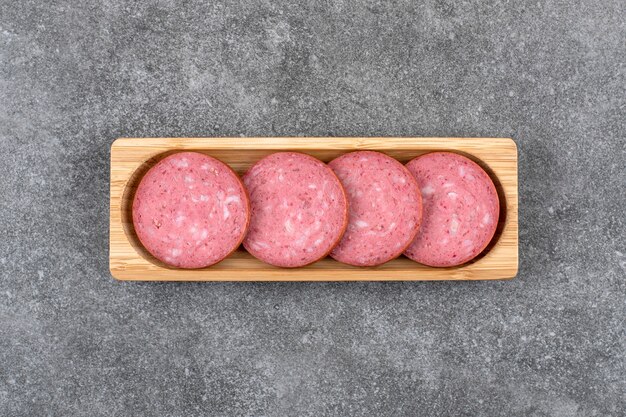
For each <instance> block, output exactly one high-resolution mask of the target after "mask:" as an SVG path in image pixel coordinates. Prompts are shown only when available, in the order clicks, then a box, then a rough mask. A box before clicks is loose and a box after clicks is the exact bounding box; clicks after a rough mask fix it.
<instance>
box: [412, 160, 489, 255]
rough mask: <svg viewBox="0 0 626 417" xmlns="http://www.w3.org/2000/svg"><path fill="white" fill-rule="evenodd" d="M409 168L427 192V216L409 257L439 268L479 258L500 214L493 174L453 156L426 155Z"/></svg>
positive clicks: (425, 200) (424, 193)
mask: <svg viewBox="0 0 626 417" xmlns="http://www.w3.org/2000/svg"><path fill="white" fill-rule="evenodd" d="M406 166H407V168H408V169H409V171H411V173H412V174H413V175H414V176H415V178H416V179H417V182H418V184H419V186H420V189H421V191H422V197H423V199H424V216H423V220H422V226H421V228H420V230H419V232H418V234H417V237H416V238H415V240H414V241H413V243H411V246H409V247H408V248H407V250H406V251H405V252H404V254H405V255H406V256H408V257H409V258H411V259H413V260H414V261H417V262H419V263H422V264H425V265H429V266H438V267H446V266H455V265H461V264H463V263H465V262H468V261H470V260H471V259H473V258H475V257H476V256H477V255H478V254H480V253H481V252H482V251H483V250H484V249H485V247H486V246H487V245H488V244H489V242H490V241H491V239H492V238H493V235H494V233H495V231H496V226H497V224H498V217H499V213H500V203H499V201H498V194H497V193H496V188H495V186H494V184H493V181H492V180H491V178H489V175H487V173H486V172H485V171H484V170H483V169H482V168H481V167H480V166H478V165H477V164H476V163H475V162H473V161H472V160H470V159H468V158H466V157H464V156H461V155H458V154H455V153H451V152H433V153H429V154H425V155H422V156H419V157H417V158H415V159H413V160H412V161H410V162H409V163H408V164H407V165H406Z"/></svg>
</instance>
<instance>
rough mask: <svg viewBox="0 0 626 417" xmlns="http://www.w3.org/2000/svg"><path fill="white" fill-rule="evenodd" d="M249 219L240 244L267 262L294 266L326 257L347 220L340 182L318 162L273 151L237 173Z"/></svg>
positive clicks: (307, 156) (298, 155)
mask: <svg viewBox="0 0 626 417" xmlns="http://www.w3.org/2000/svg"><path fill="white" fill-rule="evenodd" d="M243 181H244V184H245V186H246V188H247V189H248V192H249V194H250V203H251V208H252V220H251V223H250V228H249V231H248V234H247V236H246V238H245V240H244V242H243V245H244V247H245V248H246V250H247V251H248V252H250V253H251V254H252V255H253V256H254V257H256V258H258V259H260V260H262V261H264V262H267V263H269V264H271V265H275V266H280V267H288V268H292V267H298V266H304V265H307V264H310V263H312V262H315V261H317V260H319V259H321V258H323V257H324V256H326V255H327V254H328V253H329V252H330V251H331V249H332V248H333V247H334V246H335V245H336V244H337V243H338V242H339V240H340V239H341V236H342V235H343V232H344V230H345V228H346V226H347V221H348V203H347V199H346V196H345V193H344V190H343V187H342V186H341V183H340V182H339V180H338V179H337V177H336V176H335V174H334V173H333V171H332V170H331V169H330V168H329V167H328V166H327V165H326V164H324V163H323V162H322V161H319V160H318V159H315V158H313V157H311V156H309V155H305V154H301V153H297V152H279V153H275V154H272V155H269V156H267V157H265V158H263V159H262V160H260V161H259V162H257V163H256V164H255V165H254V166H253V167H252V168H250V170H248V172H247V173H246V174H245V175H244V176H243Z"/></svg>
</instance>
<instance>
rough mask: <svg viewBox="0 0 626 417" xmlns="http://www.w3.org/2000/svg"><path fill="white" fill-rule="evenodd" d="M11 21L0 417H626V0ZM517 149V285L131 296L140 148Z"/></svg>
mask: <svg viewBox="0 0 626 417" xmlns="http://www.w3.org/2000/svg"><path fill="white" fill-rule="evenodd" d="M295 3H296V2H270V1H259V2H257V1H249V2H235V1H233V2H228V3H218V2H215V3H212V2H206V3H205V4H202V5H198V4H192V2H176V1H165V0H163V1H144V2H130V1H129V2H125V1H123V0H109V1H101V2H83V1H45V2H44V1H33V0H23V1H10V0H0V195H1V196H2V203H1V206H0V236H1V237H0V415H2V416H31V415H32V416H43V415H55V416H67V415H84V416H99V415H103V416H108V415H111V416H121V415H172V416H183V415H185V416H193V415H216V416H222V415H224V416H226V415H242V416H285V415H299V416H304V415H311V416H320V415H342V416H345V415H381V416H382V415H433V416H434V415H441V416H452V415H467V416H496V415H502V416H594V415H597V416H609V415H610V416H618V415H625V414H624V410H625V409H626V400H625V397H624V393H625V392H626V382H625V378H626V362H625V359H624V352H625V351H626V336H625V324H624V319H625V316H626V309H625V299H626V226H625V221H624V207H625V206H626V162H625V161H626V134H625V128H626V76H625V72H626V69H625V62H626V48H625V45H626V18H625V16H626V3H624V2H623V0H607V1H601V2H600V1H594V0H582V1H575V2H570V1H529V2H514V1H504V0H498V1H485V2H450V1H448V2H445V1H433V0H427V1H425V2H406V1H393V2H374V1H363V2H360V1H337V2H326V1H312V2H300V3H301V4H295ZM237 135H245V136H253V135H254V136H256V135H259V136H263V135H277V136H283V135H310V136H315V135H317V136H320V135H365V136H370V135H382V136H391V135H411V136H511V137H513V138H515V139H516V141H517V143H518V145H519V153H520V171H519V175H520V216H521V217H520V226H521V230H520V255H521V266H520V272H519V275H518V277H517V279H515V280H513V281H508V282H473V283H462V282H459V283H455V282H441V283H341V284H338V283H317V284H316V283H275V284H274V283H264V284H261V283H249V284H237V283H221V284H211V283H204V284H155V283H121V282H116V281H115V280H113V279H112V278H111V277H110V275H109V272H108V260H107V257H108V246H107V245H108V231H107V228H108V202H107V199H108V181H109V161H108V158H109V146H110V144H111V142H112V141H113V140H114V139H115V138H116V137H119V136H139V137H147V136H237Z"/></svg>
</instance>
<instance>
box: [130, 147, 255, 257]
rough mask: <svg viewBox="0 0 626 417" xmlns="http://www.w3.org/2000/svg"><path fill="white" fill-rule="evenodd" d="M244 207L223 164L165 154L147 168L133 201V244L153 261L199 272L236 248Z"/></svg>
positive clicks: (246, 215) (245, 218)
mask: <svg viewBox="0 0 626 417" xmlns="http://www.w3.org/2000/svg"><path fill="white" fill-rule="evenodd" d="M249 221H250V203H249V200H248V197H247V194H246V190H245V188H244V186H243V184H242V182H241V181H240V180H239V177H238V176H237V174H236V173H235V172H233V170H232V169H230V167H228V166H227V165H226V164H224V163H222V162H220V161H218V160H217V159H215V158H212V157H210V156H207V155H204V154H201V153H196V152H181V153H176V154H174V155H170V156H168V157H166V158H165V159H163V160H161V161H160V162H158V163H157V164H156V165H155V166H154V167H152V168H151V169H150V170H149V171H148V172H147V173H146V175H145V176H144V177H143V178H142V180H141V182H140V183H139V187H138V188H137V191H136V193H135V198H134V200H133V224H134V227H135V232H136V233H137V236H138V237H139V240H140V241H141V243H142V244H143V246H144V247H145V248H146V250H147V251H148V252H150V253H151V254H152V255H153V256H154V257H155V258H157V259H159V260H161V261H163V262H165V263H166V264H168V265H171V266H175V267H179V268H203V267H206V266H209V265H213V264H215V263H217V262H219V261H221V260H222V259H224V258H226V257H227V256H228V255H229V254H230V253H231V252H233V251H234V250H235V249H237V247H238V246H239V245H240V244H241V242H242V240H243V238H244V236H245V234H246V230H247V226H248V223H249Z"/></svg>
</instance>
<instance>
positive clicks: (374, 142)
mask: <svg viewBox="0 0 626 417" xmlns="http://www.w3.org/2000/svg"><path fill="white" fill-rule="evenodd" d="M284 150H293V151H299V152H304V153H307V154H310V155H312V156H315V157H316V158H319V159H321V160H322V161H325V162H328V161H330V160H331V159H333V158H335V157H337V156H339V155H341V154H343V153H346V152H350V151H355V150H376V151H380V152H384V153H386V154H388V155H390V156H392V157H394V158H396V159H398V160H399V161H400V162H402V163H406V162H408V161H409V160H411V159H412V158H414V157H416V156H418V155H421V154H424V153H427V152H432V151H454V152H457V153H461V154H463V155H465V156H467V157H469V158H471V159H472V160H474V161H475V162H477V163H478V164H479V165H481V166H482V167H483V168H484V169H485V170H486V171H487V173H488V174H489V175H490V176H491V178H492V179H493V180H494V183H495V184H496V188H497V190H498V195H499V197H500V204H501V212H500V220H499V224H498V228H497V230H496V235H495V236H494V238H493V240H492V242H491V243H490V244H489V246H488V247H487V249H486V250H485V251H484V252H483V253H482V254H481V255H480V256H479V257H478V258H476V259H475V260H473V261H472V262H470V263H467V264H465V265H461V266H457V267H452V268H432V267H427V266H424V265H420V264H418V263H416V262H413V261H411V260H409V259H407V258H405V257H400V258H398V259H395V260H393V261H390V262H388V263H386V264H384V265H381V266H378V267H365V268H363V267H353V266H349V265H344V264H341V263H339V262H337V261H335V260H333V259H331V258H330V257H328V258H325V259H322V260H321V261H319V262H316V263H314V264H312V265H309V266H306V267H302V268H295V269H283V268H277V267H274V266H271V265H267V264H265V263H263V262H261V261H259V260H257V259H255V258H253V257H252V256H251V255H250V254H248V253H247V252H246V251H245V250H244V249H243V248H240V249H238V250H237V251H236V252H235V253H233V254H232V255H231V256H230V257H229V258H227V259H225V260H224V261H222V262H220V263H218V264H216V265H213V266H211V267H208V268H204V269H194V270H185V269H177V268H173V267H169V266H167V265H165V264H163V263H162V262H160V261H158V260H157V259H155V258H154V257H152V256H151V255H150V254H149V253H148V252H147V251H146V250H145V249H144V248H143V247H142V245H141V243H140V242H139V240H138V239H137V236H136V234H135V232H134V230H133V224H132V215H131V206H132V198H133V196H134V192H135V189H136V187H137V185H138V183H139V180H140V179H141V177H142V176H143V175H144V174H145V172H146V171H147V170H148V169H150V167H151V166H152V165H154V163H155V162H157V161H159V160H160V159H162V158H164V157H165V156H167V155H170V154H172V153H174V152H178V151H197V152H203V153H205V154H207V155H211V156H213V157H215V158H218V159H220V160H221V161H223V162H224V163H226V164H228V165H230V166H231V167H232V168H233V169H234V170H235V171H236V172H237V173H239V174H242V173H243V172H245V170H246V169H247V168H248V167H250V166H251V165H252V164H253V163H254V162H256V161H258V160H259V159H261V158H263V157H264V156H266V155H268V154H270V153H273V152H278V151H284ZM517 199H518V189H517V147H516V145H515V142H514V141H513V140H511V139H508V138H363V137H353V138H313V137H294V138H285V137H281V138H272V137H268V138H120V139H117V140H116V141H115V142H114V143H113V145H112V146H111V197H110V204H111V206H110V236H109V242H110V245H109V247H110V252H109V266H110V270H111V274H112V275H113V277H115V278H116V279H119V280H142V281H391V280H407V281H425V280H491V279H509V278H513V277H514V276H515V275H516V274H517V269H518V201H517Z"/></svg>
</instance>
